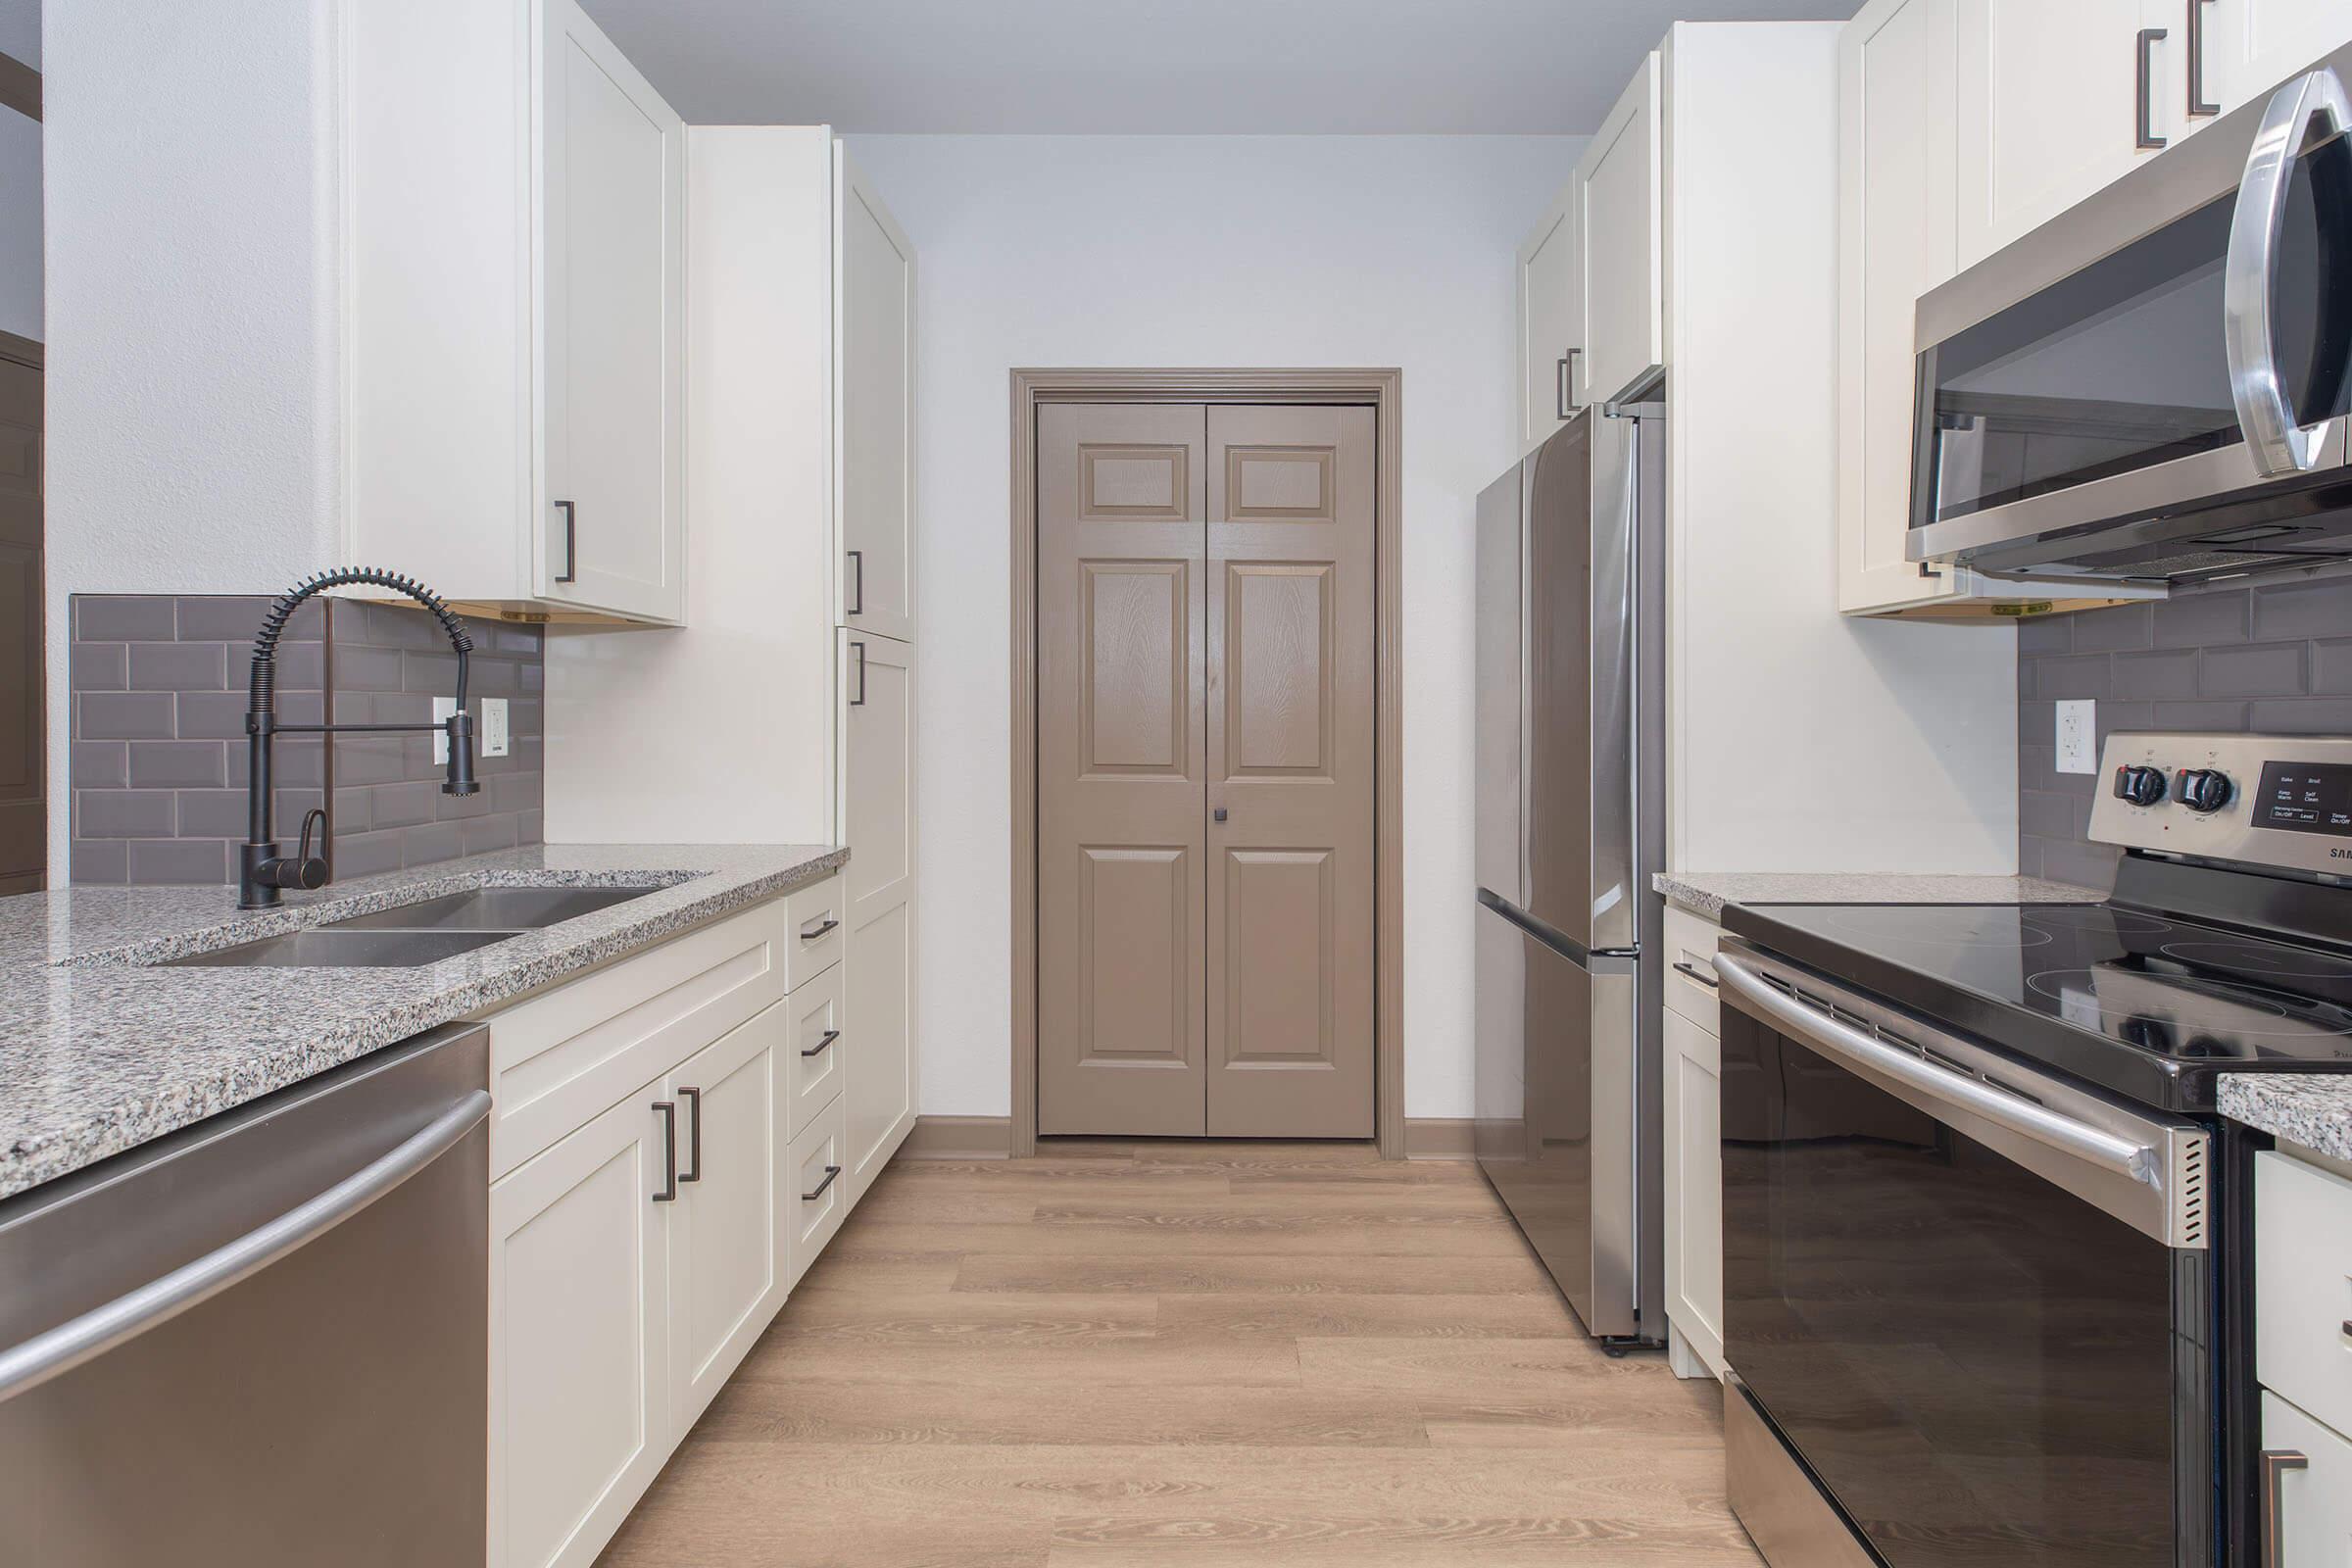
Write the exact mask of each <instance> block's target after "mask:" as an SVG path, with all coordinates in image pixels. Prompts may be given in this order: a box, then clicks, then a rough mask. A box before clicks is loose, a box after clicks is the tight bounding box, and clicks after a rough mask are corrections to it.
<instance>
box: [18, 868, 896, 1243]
mask: <svg viewBox="0 0 2352 1568" xmlns="http://www.w3.org/2000/svg"><path fill="white" fill-rule="evenodd" d="M848 858H849V851H847V850H845V849H836V848H833V847H830V846H826V845H787V844H730V845H678V844H663V845H544V846H533V847H531V848H528V849H520V850H502V851H499V852H497V853H495V854H490V855H477V856H470V857H468V858H465V859H461V860H451V861H449V862H447V863H446V864H442V865H435V866H428V867H425V868H423V869H421V870H416V871H393V872H387V873H384V874H383V875H380V876H371V877H358V878H354V879H353V880H351V881H349V882H344V883H338V884H336V885H334V886H333V887H330V888H326V889H324V890H322V891H320V892H319V893H315V894H308V895H304V894H292V895H289V896H288V898H287V901H286V904H285V906H284V907H282V908H278V909H271V910H262V911H255V912H249V913H241V912H239V911H238V909H237V908H236V893H235V890H234V889H231V888H224V887H173V888H94V887H82V888H72V889H67V890H63V891H58V892H51V893H26V894H22V895H19V896H18V897H15V898H6V899H0V1198H5V1197H7V1196H8V1195H9V1194H12V1193H17V1192H22V1191H24V1190H25V1188H28V1187H33V1186H37V1185H38V1184H40V1183H42V1182H45V1181H50V1180H53V1179H55V1178H56V1177H59V1176H63V1175H66V1174H67V1173H68V1172H71V1171H74V1170H78V1169H79V1168H81V1167H82V1166H84V1165H88V1164H91V1163H93V1162H94V1161H96V1160H100V1159H103V1158H105V1157H106V1156H107V1155H109V1154H114V1153H119V1152H122V1151H123V1150H125V1149H131V1148H135V1147H137V1146H138V1145H140V1144H143V1143H145V1142H147V1141H148V1140H149V1139H152V1138H158V1137H161V1136H162V1135H164V1134H166V1133H169V1132H172V1131H174V1130H176V1129H178V1128H181V1127H184V1126H187V1125H188V1124H189V1123H191V1122H196V1121H201V1120H202V1119H204V1118H205V1117H207V1116H211V1115H214V1114H217V1113H218V1112H220V1111H223V1110H226V1109H229V1108H230V1107H231V1106H234V1105H239V1104H242V1103H245V1102H246V1101H249V1100H253V1099H256V1098H258V1097H259V1096H262V1095H266V1094H269V1093H270V1091H272V1090H275V1089H282V1088H284V1087H285V1086H286V1085H288V1084H293V1083H299V1082H300V1081H302V1080H303V1079H305V1078H309V1077H312V1076H313V1075H315V1074H318V1073H320V1072H324V1071H325V1070H326V1069H328V1068H330V1067H335V1066H339V1065H341V1064H342V1063H344V1062H347V1061H350V1060H352V1059H353V1058H355V1057H358V1056H364V1055H366V1054H368V1053H369V1052H371V1051H376V1050H380V1049H381V1048H383V1047H385V1046H388V1045H392V1044H394V1043H396V1042H398V1041H401V1040H405V1039H407V1038H409V1037H410V1036H411V1035H415V1034H418V1033H420V1032H422V1031H424V1030H426V1029H430V1028H432V1027H434V1026H435V1025H437V1024H443V1023H448V1022H450V1021H451V1020H453V1019H457V1018H463V1017H466V1016H467V1015H468V1014H471V1013H476V1012H479V1011H481V1010H482V1009H484V1008H486V1007H489V1006H493V1005H496V1004H498V1003H501V1002H504V1001H507V1000H509V999H511V998H514V997H516V996H520V995H521V994H522V993H524V992H526V991H531V990H534V989H536V988H537V987H540V986H543V985H546V984H548V983H549V982H551V981H555V980H560V979H562V978H564V976H566V975H569V974H573V973H576V972H578V971H580V970H583V969H587V968H590V967H592V966H593V965H596V964H599V963H603V962H605V961H606V960H608V959H610V958H613V957H617V956H621V955H623V954H626V953H628V952H630V951H632V950H634V949H637V948H642V947H645V946H648V945H649V944H651V943H653V942H656V941H658V940H660V939H661V938H662V937H665V936H669V935H672V934H673V933H676V932H678V931H682V930H684V929H686V928H687V927H689V926H693V925H697V924H700V923H702V922H704V921H706V920H710V919H712V918H714V917H715V916H718V915H722V914H727V913H730V912H732V911H734V910H736V909H740V908H743V907H747V906H750V905H753V904H758V903H761V902H763V901H765V900H768V899H772V898H775V897H777V896H778V895H780V894H784V893H789V892H791V891H792V890H793V889H795V888H797V887H801V886H803V885H805V884H807V883H809V882H813V881H816V880H817V879H818V878H820V877H823V876H827V875H829V874H831V873H832V872H833V871H835V870H837V869H839V868H840V866H841V865H842V863H843V862H844V861H846V860H847V859H848ZM550 884H555V885H569V886H575V887H616V886H625V887H636V886H644V887H650V888H654V889H657V890H658V891H656V892H653V893H649V894H648V895H646V896H645V897H644V898H639V899H631V900H630V901H629V902H627V903H626V904H620V905H616V906H614V907H612V908H609V909H602V910H599V911H597V912H596V913H593V914H587V915H582V916H580V917H579V918H577V919H573V920H566V921H564V922H563V923H562V924H560V925H555V926H550V927H548V928H546V929H545V930H540V931H528V932H524V933H523V934H521V935H519V936H516V937H514V938H511V939H509V940H506V941H502V942H497V943H493V944H491V945H490V946H488V947H484V948H479V949H476V950H475V951H473V952H471V953H466V954H460V955H459V956H456V957H452V958H445V959H443V960H442V961H440V962H438V963H431V964H424V965H420V966H418V967H416V968H406V969H349V968H341V969H326V968H308V969H304V968H260V967H244V968H186V969H172V968H152V967H147V966H146V965H149V964H152V963H154V962H155V961H156V960H158V959H163V958H173V957H183V956H188V955H190V954H194V953H202V952H209V951H212V950H214V949H217V948H225V947H233V946H235V945H236V944H238V943H240V942H251V941H254V940H255V939H257V938H260V937H268V936H274V935H277V934H279V933H281V932H285V931H292V930H298V929H300V928H302V927H305V926H312V925H319V924H321V923H323V922H325V921H327V920H334V919H340V918H342V917H344V916H346V915H354V914H366V913H368V912H371V911H372V910H375V909H381V908H387V907H392V906H394V905H401V904H411V903H415V902H416V901H417V900H419V899H427V898H436V897H439V896H441V895H443V894H447V893H462V892H466V891H468V890H470V889H473V888H478V887H494V886H517V885H524V886H546V885H550Z"/></svg>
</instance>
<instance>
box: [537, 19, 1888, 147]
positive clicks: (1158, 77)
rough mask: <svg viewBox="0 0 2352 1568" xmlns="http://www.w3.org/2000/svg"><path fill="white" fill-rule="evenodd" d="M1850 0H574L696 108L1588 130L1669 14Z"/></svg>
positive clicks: (806, 114)
mask: <svg viewBox="0 0 2352 1568" xmlns="http://www.w3.org/2000/svg"><path fill="white" fill-rule="evenodd" d="M1858 3H1859V0H582V4H583V5H584V7H585V8H586V10H587V11H588V13H589V15H590V16H592V17H594V18H595V19H596V21H597V22H598V23H599V24H600V25H603V27H604V28H605V30H606V31H607V32H608V33H610V34H611V35H612V37H613V42H614V43H616V44H618V45H619V46H620V48H621V51H622V53H624V54H626V55H627V56H628V57H629V58H630V59H631V60H632V61H634V62H636V64H637V67H638V69H639V70H641V71H643V72H644V73H646V75H647V76H648V77H649V78H651V79H652V81H653V83H654V85H655V86H656V87H658V88H660V89H661V91H662V96H664V97H666V98H667V99H668V100H669V102H670V105H671V106H672V107H673V108H675V109H676V110H677V111H678V113H680V114H681V115H683V116H684V117H685V118H686V119H687V120H688V121H689V122H692V123H706V124H709V123H779V124H809V123H830V124H832V125H834V126H835V127H837V128H839V129H842V130H850V131H925V132H939V131H961V132H1029V133H1054V134H1118V133H1135V134H1200V133H1235V134H1241V133H1264V134H1281V133H1289V134H1341V133H1356V134H1378V133H1404V132H1420V133H1429V132H1467V133H1487V134H1542V133H1583V132H1587V131H1591V130H1593V128H1594V127H1596V126H1597V125H1598V124H1599V123H1600V121H1601V118H1602V117H1603V116H1604V115H1606V114H1607V113H1608V109H1609V105H1610V104H1611V103H1612V102H1614V101H1615V99H1616V97H1617V94H1618V92H1619V90H1620V89H1621V88H1622V87H1623V86H1624V84H1625V81H1626V78H1627V77H1628V76H1629V75H1631V74H1632V73H1633V69H1634V66H1635V63H1636V62H1637V61H1639V60H1640V59H1641V57H1642V52H1643V51H1645V50H1647V49H1649V48H1651V47H1652V46H1654V45H1655V44H1656V43H1657V41H1658V39H1659V38H1660V37H1661V36H1662V35H1663V34H1664V32H1665V30H1666V27H1667V25H1668V24H1670V23H1672V22H1674V21H1677V20H1691V21H1702V20H1703V21H1714V20H1737V19H1750V20H1787V19H1790V18H1809V17H1812V18H1843V17H1847V16H1851V15H1852V14H1853V12H1854V10H1855V8H1856V5H1857V4H1858Z"/></svg>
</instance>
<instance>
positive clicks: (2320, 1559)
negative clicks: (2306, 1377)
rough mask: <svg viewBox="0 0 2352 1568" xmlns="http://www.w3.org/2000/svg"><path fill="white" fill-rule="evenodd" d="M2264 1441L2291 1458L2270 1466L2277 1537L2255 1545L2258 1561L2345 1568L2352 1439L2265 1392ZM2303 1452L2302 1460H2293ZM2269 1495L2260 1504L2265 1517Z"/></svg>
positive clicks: (2351, 1554) (2350, 1533)
mask: <svg viewBox="0 0 2352 1568" xmlns="http://www.w3.org/2000/svg"><path fill="white" fill-rule="evenodd" d="M2262 1447H2263V1451H2264V1452H2265V1453H2271V1454H2277V1455H2279V1456H2280V1457H2282V1458H2285V1459H2286V1460H2287V1461H2288V1462H2287V1463H2286V1464H2284V1465H2280V1466H2278V1467H2277V1468H2276V1469H2275V1470H2271V1469H2270V1468H2269V1467H2266V1474H2265V1475H2264V1476H2263V1481H2264V1484H2265V1485H2270V1484H2274V1480H2275V1484H2276V1485H2277V1487H2278V1515H2277V1522H2276V1524H2275V1525H2272V1524H2269V1523H2268V1522H2267V1521H2266V1523H2265V1524H2264V1525H2261V1526H2258V1527H2257V1528H2269V1529H2276V1530H2277V1532H2278V1536H2277V1539H2276V1540H2275V1541H2274V1540H2264V1541H2262V1542H2261V1543H2260V1544H2258V1546H2257V1547H2256V1552H2255V1559H2254V1560H2255V1561H2257V1562H2260V1563H2265V1564H2276V1565H2277V1568H2341V1565H2342V1564H2344V1563H2347V1562H2352V1442H2346V1441H2345V1439H2344V1437H2343V1435H2342V1434H2341V1433H2337V1432H2331V1431H2329V1430H2328V1429H2327V1428H2326V1427H2324V1426H2322V1425H2320V1423H2318V1422H2317V1421H2314V1420H2313V1419H2312V1418H2311V1417H2310V1416H2308V1415H2306V1414H2304V1413H2303V1412H2302V1411H2301V1410H2298V1409H2296V1408H2295V1407H2294V1406H2293V1405H2291V1404H2289V1403H2287V1402H2286V1401H2285V1400H2284V1399H2281V1398H2280V1397H2278V1396H2277V1395H2276V1394H2266V1395H2264V1396H2263V1397H2262ZM2297 1457H2299V1458H2300V1459H2301V1460H2302V1462H2301V1463H2300V1464H2297V1463H2294V1462H2293V1460H2294V1459H2296V1458H2297ZM2267 1502H2268V1499H2267V1498H2266V1499H2263V1502H2262V1503H2260V1504H2258V1505H2257V1506H2258V1508H2260V1509H2261V1512H2258V1513H2257V1515H2256V1517H2257V1518H2258V1519H2261V1518H2263V1516H2264V1515H2265V1514H2267V1513H2268V1511H2269V1510H2268V1508H2267V1506H2266V1505H2267Z"/></svg>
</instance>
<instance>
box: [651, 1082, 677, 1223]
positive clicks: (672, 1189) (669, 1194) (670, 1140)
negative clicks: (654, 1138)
mask: <svg viewBox="0 0 2352 1568" xmlns="http://www.w3.org/2000/svg"><path fill="white" fill-rule="evenodd" d="M654 1114H655V1115H657V1116H659V1117H661V1118H662V1190H661V1191H660V1192H658V1193H656V1194H655V1195H654V1201H655V1202H657V1203H674V1202H676V1201H678V1107H677V1105H676V1103H674V1102H671V1101H667V1100H657V1101H655V1102H654Z"/></svg>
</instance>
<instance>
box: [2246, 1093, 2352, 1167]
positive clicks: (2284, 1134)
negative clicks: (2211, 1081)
mask: <svg viewBox="0 0 2352 1568" xmlns="http://www.w3.org/2000/svg"><path fill="white" fill-rule="evenodd" d="M2219 1082H2220V1086H2221V1093H2220V1101H2219V1103H2220V1105H2221V1109H2222V1114H2223V1115H2225V1116H2227V1117H2229V1119H2230V1120H2231V1121H2239V1122H2244V1123H2245V1124H2246V1125H2247V1126H2249V1127H2259V1128H2261V1129H2262V1130H2263V1131H2264V1132H2266V1133H2269V1134H2270V1135H2271V1136H2272V1137H2274V1138H2278V1139H2280V1140H2283V1141H2284V1142H2286V1143H2290V1144H2301V1145H2302V1146H2303V1147H2304V1148H2305V1149H2310V1150H2316V1151H2318V1152H2320V1153H2323V1154H2331V1155H2333V1156H2334V1157H2335V1158H2337V1159H2352V1073H2327V1074H2325V1075H2321V1074H2316V1073H2315V1074H2303V1073H2298V1074H2294V1075H2292V1076H2289V1075H2288V1074H2285V1073H2259V1072H2237V1073H2230V1072H2226V1073H2223V1074H2222V1075H2221V1078H2220V1080H2219Z"/></svg>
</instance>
